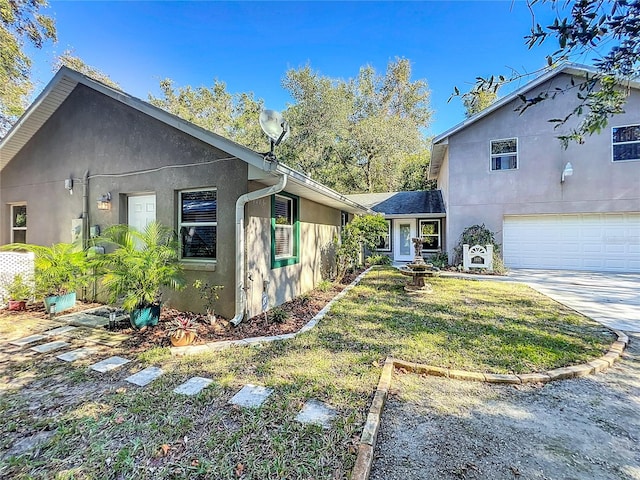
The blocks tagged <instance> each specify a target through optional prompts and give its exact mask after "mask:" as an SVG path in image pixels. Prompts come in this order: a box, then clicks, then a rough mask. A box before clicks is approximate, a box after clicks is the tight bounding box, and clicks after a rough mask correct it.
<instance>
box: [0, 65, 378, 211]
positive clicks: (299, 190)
mask: <svg viewBox="0 0 640 480" xmlns="http://www.w3.org/2000/svg"><path fill="white" fill-rule="evenodd" d="M79 84H81V85H85V86H87V87H89V88H91V89H92V90H95V91H97V92H99V93H102V94H104V95H106V96H107V97H110V98H112V99H113V100H116V101H118V102H120V103H123V104H125V105H127V106H129V107H131V108H133V109H135V110H138V111H139V112H142V113H144V114H146V115H148V116H150V117H152V118H155V119H156V120H159V121H160V122H163V123H165V124H166V125H169V126H171V127H173V128H175V129H177V130H179V131H182V132H184V133H186V134H188V135H190V136H192V137H194V138H197V139H198V140H201V141H202V142H204V143H206V144H208V145H211V146H213V147H215V148H217V149H219V150H222V151H224V152H227V153H228V154H230V155H231V156H233V157H235V158H237V159H239V160H242V161H244V162H246V163H247V164H248V165H249V169H250V171H251V172H254V178H252V179H255V180H257V181H259V182H261V183H264V184H266V185H274V184H276V183H277V182H278V178H279V177H280V176H281V175H285V174H286V175H288V176H289V182H288V187H287V190H288V191H291V192H292V193H295V194H296V195H300V196H303V197H305V198H308V199H310V200H313V201H315V202H318V203H320V204H324V205H328V206H331V207H333V208H337V209H342V210H346V211H349V212H352V213H355V212H358V213H365V212H368V211H369V209H367V208H366V207H363V206H362V205H360V204H358V203H356V202H355V201H353V200H350V199H348V198H346V196H344V195H342V194H340V193H338V192H336V191H335V190H333V189H331V188H329V187H327V186H325V185H323V184H321V183H319V182H317V181H315V180H313V179H311V178H309V177H308V176H306V175H304V174H303V173H300V172H298V171H296V170H294V169H292V168H289V167H287V166H286V165H284V164H282V163H279V162H277V161H275V162H272V161H266V160H265V156H264V154H261V153H258V152H255V151H253V150H251V149H249V148H247V147H244V146H242V145H240V144H238V143H236V142H234V141H232V140H229V139H227V138H224V137H222V136H220V135H218V134H216V133H213V132H210V131H208V130H205V129H204V128H201V127H199V126H197V125H194V124H193V123H190V122H187V121H186V120H183V119H181V118H180V117H177V116H176V115H173V114H171V113H169V112H167V111H165V110H162V109H161V108H158V107H155V106H154V105H151V104H150V103H148V102H145V101H143V100H140V99H139V98H136V97H133V96H131V95H129V94H127V93H125V92H123V91H121V90H117V89H115V88H112V87H110V86H108V85H105V84H103V83H100V82H99V81H96V80H94V79H92V78H89V77H87V76H86V75H83V74H81V73H80V72H77V71H75V70H72V69H70V68H68V67H62V68H60V70H58V72H57V73H56V75H55V76H54V77H53V79H52V80H51V81H50V82H49V84H48V85H47V86H46V87H45V88H44V90H43V91H42V92H41V93H40V95H38V97H37V98H36V99H35V101H34V102H33V103H32V104H31V105H30V106H29V108H28V109H27V111H26V112H25V113H24V114H23V115H22V116H21V117H20V119H19V120H18V121H17V122H16V124H15V125H13V127H12V128H11V129H10V130H9V132H8V133H7V135H5V137H4V138H2V140H0V171H1V170H2V169H3V168H4V167H5V166H6V165H7V164H8V163H9V162H10V161H11V160H12V159H13V157H14V156H15V155H16V154H17V153H18V152H19V151H20V150H21V149H22V147H24V146H25V145H26V144H27V142H28V141H29V140H30V139H31V138H32V137H33V135H35V134H36V132H37V131H38V130H39V129H40V127H42V126H43V125H44V124H45V122H46V121H47V120H48V119H49V118H50V117H51V115H53V113H54V112H55V111H56V110H57V109H58V108H59V107H60V106H61V105H62V103H63V102H64V101H65V100H66V99H67V97H68V96H69V95H70V94H71V92H72V91H73V90H74V89H75V88H76V86H78V85H79Z"/></svg>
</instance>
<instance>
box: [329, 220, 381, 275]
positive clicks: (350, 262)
mask: <svg viewBox="0 0 640 480" xmlns="http://www.w3.org/2000/svg"><path fill="white" fill-rule="evenodd" d="M386 233H387V222H386V220H385V219H384V217H383V216H382V215H356V216H355V217H353V220H351V221H350V222H349V223H347V224H346V225H345V226H344V228H343V230H342V236H341V238H340V241H339V244H338V248H337V259H336V260H337V261H336V264H337V275H336V281H337V282H339V281H340V280H342V278H343V277H344V276H345V275H346V273H347V272H348V271H349V270H350V269H353V268H355V267H356V266H357V264H358V262H359V261H360V254H361V252H362V249H363V248H366V249H368V250H374V249H375V248H376V245H377V243H378V240H379V239H380V237H381V236H382V235H385V234H386Z"/></svg>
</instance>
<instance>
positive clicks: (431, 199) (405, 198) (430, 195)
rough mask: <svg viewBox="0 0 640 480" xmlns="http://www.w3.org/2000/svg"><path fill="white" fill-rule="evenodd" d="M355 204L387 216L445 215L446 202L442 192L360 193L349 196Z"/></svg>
mask: <svg viewBox="0 0 640 480" xmlns="http://www.w3.org/2000/svg"><path fill="white" fill-rule="evenodd" d="M347 198H349V199H351V200H353V201H354V202H357V203H359V204H360V205H364V206H365V207H369V208H371V209H372V210H373V211H375V212H379V213H383V214H385V215H415V214H419V213H428V214H439V213H440V214H443V215H444V213H445V209H444V202H443V200H442V193H441V192H440V190H421V191H417V192H388V193H360V194H356V195H347Z"/></svg>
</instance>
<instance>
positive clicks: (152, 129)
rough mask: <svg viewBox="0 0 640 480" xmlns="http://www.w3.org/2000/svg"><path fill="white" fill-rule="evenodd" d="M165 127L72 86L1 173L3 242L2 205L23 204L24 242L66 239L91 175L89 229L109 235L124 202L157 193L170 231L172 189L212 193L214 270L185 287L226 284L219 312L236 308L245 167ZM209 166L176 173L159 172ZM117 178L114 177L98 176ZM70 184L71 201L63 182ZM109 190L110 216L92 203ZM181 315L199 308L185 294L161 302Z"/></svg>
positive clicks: (205, 269)
mask: <svg viewBox="0 0 640 480" xmlns="http://www.w3.org/2000/svg"><path fill="white" fill-rule="evenodd" d="M228 157H229V155H227V154H226V153H225V152H222V151H220V150H217V149H215V148H213V147H211V146H210V145H207V144H205V143H203V142H201V141H199V140H197V139H195V138H193V137H191V136H189V135H187V134H185V133H182V132H179V131H177V130H175V129H173V128H171V127H169V126H167V125H165V124H163V123H162V122H159V121H157V120H155V119H153V118H151V117H148V116H146V115H144V114H143V113H140V112H138V111H136V110H134V109H132V108H129V107H127V106H125V105H123V104H120V103H119V102H116V101H115V100H112V99H110V98H108V97H105V96H103V95H102V94H99V93H97V92H95V91H93V90H91V89H89V88H87V87H85V86H82V85H79V86H78V87H77V88H76V89H75V90H74V91H73V92H72V94H71V95H70V96H69V98H68V99H67V100H66V101H65V102H64V103H63V104H62V105H61V107H60V108H59V109H58V110H57V111H56V112H55V113H54V114H53V116H52V117H51V118H50V119H49V120H48V121H47V122H46V123H45V124H44V125H43V127H42V128H41V129H40V130H39V131H38V132H37V133H36V135H35V136H34V137H33V138H32V139H31V140H30V141H29V143H27V144H26V145H25V147H24V148H23V149H22V150H21V151H20V152H19V153H18V155H17V156H16V157H15V158H14V159H13V160H12V161H11V162H10V163H9V164H8V165H7V166H6V167H5V169H4V170H3V171H2V175H1V176H0V182H1V189H0V204H1V205H2V214H3V215H2V222H1V226H2V228H1V233H0V235H1V241H2V243H7V242H9V240H10V230H9V222H10V220H9V211H10V207H9V204H10V203H11V202H26V203H27V209H28V210H27V212H28V226H27V242H29V243H36V244H43V245H49V244H52V243H56V242H68V241H70V238H71V237H70V231H71V220H72V219H74V218H79V217H80V215H81V213H82V193H83V188H82V185H81V182H80V180H79V179H81V178H82V177H83V174H84V172H85V171H86V170H88V171H89V174H90V177H91V178H90V181H89V189H88V198H89V207H90V211H89V223H90V225H96V224H97V225H100V226H101V227H103V228H104V227H106V226H108V225H111V224H116V223H125V222H126V220H127V218H126V217H127V212H126V205H127V201H126V198H127V195H130V194H135V193H143V192H149V193H155V194H156V211H157V214H156V215H157V220H158V221H160V222H162V223H164V224H166V225H168V226H171V227H172V228H174V229H175V228H177V209H178V207H177V192H178V190H182V189H187V188H199V187H215V188H217V195H218V230H217V241H218V244H217V245H218V249H217V256H218V259H217V262H216V264H215V265H214V264H211V263H209V264H201V265H197V266H188V270H187V280H188V284H189V285H191V283H192V282H193V280H195V279H196V278H201V279H202V280H204V281H207V282H209V283H214V284H221V285H224V287H225V288H224V289H223V290H222V292H221V301H220V305H219V308H218V311H219V312H220V313H221V314H223V315H225V316H230V315H232V314H233V309H234V272H235V256H234V251H235V250H234V249H235V201H236V199H237V197H238V196H239V195H241V194H243V193H245V192H246V191H247V188H248V182H247V165H246V163H244V162H242V161H240V160H236V159H234V160H220V161H216V160H218V159H225V158H228ZM201 162H213V163H209V164H206V165H201V166H195V167H191V166H189V167H183V168H166V169H162V170H159V171H149V172H146V173H138V174H134V175H123V174H125V173H127V172H141V171H144V170H148V169H155V168H158V167H168V166H177V165H185V164H190V163H201ZM101 175H118V176H111V177H108V176H101ZM69 177H75V178H76V181H75V186H74V191H73V195H70V194H69V192H68V191H67V190H65V188H64V180H65V179H66V178H69ZM106 192H111V195H112V196H113V201H112V209H111V210H110V211H99V210H97V205H96V199H97V197H99V196H100V195H102V194H104V193H106ZM165 300H166V302H167V303H168V304H169V305H171V306H175V307H176V308H180V309H189V310H198V309H199V308H200V300H199V297H198V295H197V293H196V292H195V291H194V290H193V289H192V288H189V289H186V290H184V291H183V292H179V293H170V294H168V295H166V296H165Z"/></svg>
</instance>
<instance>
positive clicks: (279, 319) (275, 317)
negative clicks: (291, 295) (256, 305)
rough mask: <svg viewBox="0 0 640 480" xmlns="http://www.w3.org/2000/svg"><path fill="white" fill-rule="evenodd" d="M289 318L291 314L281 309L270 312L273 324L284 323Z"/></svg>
mask: <svg viewBox="0 0 640 480" xmlns="http://www.w3.org/2000/svg"><path fill="white" fill-rule="evenodd" d="M288 318H289V314H288V313H287V312H286V311H285V310H284V309H283V308H280V307H275V308H272V309H271V311H270V312H269V320H271V321H272V322H273V323H284V322H286V321H287V319H288Z"/></svg>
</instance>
